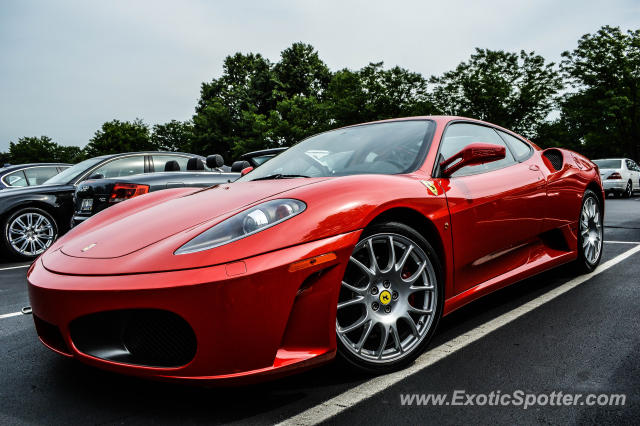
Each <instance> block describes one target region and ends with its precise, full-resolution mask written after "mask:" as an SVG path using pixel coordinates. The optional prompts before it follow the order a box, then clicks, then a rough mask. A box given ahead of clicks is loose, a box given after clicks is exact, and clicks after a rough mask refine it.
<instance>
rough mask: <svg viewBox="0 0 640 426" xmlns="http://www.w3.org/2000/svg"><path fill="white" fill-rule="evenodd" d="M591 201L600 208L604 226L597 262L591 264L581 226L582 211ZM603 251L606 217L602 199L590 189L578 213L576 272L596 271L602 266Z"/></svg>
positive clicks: (601, 220)
mask: <svg viewBox="0 0 640 426" xmlns="http://www.w3.org/2000/svg"><path fill="white" fill-rule="evenodd" d="M590 199H593V200H595V203H596V206H598V208H599V215H600V223H601V226H602V234H601V240H602V241H601V243H600V244H601V246H600V251H599V255H598V257H597V260H595V261H594V262H590V261H589V260H588V259H587V257H586V255H585V250H584V248H583V246H584V237H583V234H582V232H581V224H580V222H581V217H582V211H583V209H584V206H585V204H586V203H587V201H588V200H590ZM603 250H604V217H603V213H602V204H601V203H600V199H599V198H598V196H597V195H596V193H595V192H593V191H592V190H590V189H587V190H586V191H585V192H584V195H583V196H582V203H581V204H580V212H579V213H578V258H577V259H576V260H575V262H574V267H575V269H576V272H578V273H580V274H587V273H589V272H592V271H593V270H594V269H596V267H597V266H598V265H599V264H600V260H602V252H603Z"/></svg>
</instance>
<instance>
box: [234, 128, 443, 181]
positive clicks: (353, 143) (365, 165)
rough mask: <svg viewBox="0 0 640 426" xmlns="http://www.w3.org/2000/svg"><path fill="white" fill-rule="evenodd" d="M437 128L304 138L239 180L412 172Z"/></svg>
mask: <svg viewBox="0 0 640 426" xmlns="http://www.w3.org/2000/svg"><path fill="white" fill-rule="evenodd" d="M434 129H435V123H434V122H433V121H429V120H405V121H390V122H384V123H375V124H365V125H360V126H353V127H346V128H343V129H337V130H332V131H329V132H325V133H321V134H319V135H315V136H312V137H310V138H308V139H305V140H304V141H302V142H300V143H298V144H297V145H295V146H293V147H291V148H289V149H288V150H286V151H285V152H283V153H282V154H280V155H278V156H276V157H274V158H273V159H271V160H269V161H267V162H265V163H264V164H263V165H261V166H260V167H258V168H257V169H256V170H254V171H252V172H251V173H249V174H247V175H246V176H243V177H242V178H240V179H239V180H238V181H251V180H256V179H278V178H287V177H328V176H346V175H357V174H399V173H409V172H412V171H414V170H416V169H417V168H418V166H420V163H421V161H422V160H423V159H424V156H425V153H426V150H427V147H428V145H429V142H430V141H431V137H432V136H433V130H434Z"/></svg>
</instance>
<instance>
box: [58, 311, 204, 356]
mask: <svg viewBox="0 0 640 426" xmlns="http://www.w3.org/2000/svg"><path fill="white" fill-rule="evenodd" d="M69 328H70V331H71V340H72V341H73V344H74V345H75V346H76V347H77V348H78V350H79V351H80V352H83V353H86V354H87V355H91V356H95V357H96V358H101V359H106V360H109V361H115V362H120V363H124V364H133V365H144V366H150V367H179V366H182V365H185V364H188V363H189V362H190V361H191V360H192V359H193V357H194V356H195V353H196V337H195V334H194V332H193V330H192V328H191V327H190V326H189V324H188V323H187V322H186V321H185V320H184V319H182V318H181V317H180V316H178V315H176V314H174V313H172V312H169V311H164V310H159V309H127V310H119V311H108V312H100V313H96V314H91V315H87V316H84V317H81V318H78V319H76V320H74V321H73V322H72V323H71V325H70V327H69Z"/></svg>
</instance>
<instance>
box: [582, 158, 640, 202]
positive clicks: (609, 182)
mask: <svg viewBox="0 0 640 426" xmlns="http://www.w3.org/2000/svg"><path fill="white" fill-rule="evenodd" d="M593 162H594V163H596V164H597V165H598V168H599V169H600V177H601V178H602V186H603V188H604V192H605V194H607V195H608V194H616V195H622V196H623V197H625V198H629V197H631V195H632V194H633V191H640V167H638V165H637V164H636V162H635V161H633V160H630V159H629V158H606V159H602V160H593Z"/></svg>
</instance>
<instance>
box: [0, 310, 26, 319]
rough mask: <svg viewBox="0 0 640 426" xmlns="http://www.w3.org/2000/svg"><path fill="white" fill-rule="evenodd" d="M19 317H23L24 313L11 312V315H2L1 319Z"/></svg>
mask: <svg viewBox="0 0 640 426" xmlns="http://www.w3.org/2000/svg"><path fill="white" fill-rule="evenodd" d="M18 315H23V314H22V312H11V313H10V314H2V315H0V319H2V318H11V317H17V316H18Z"/></svg>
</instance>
